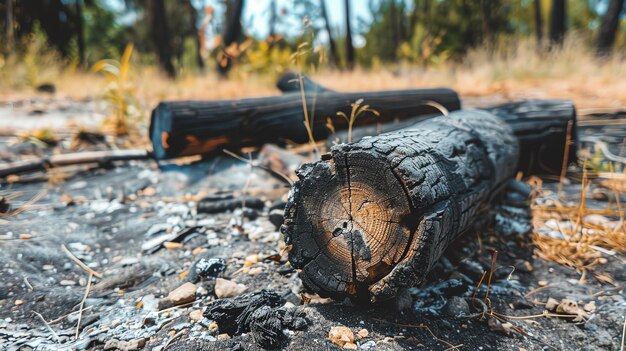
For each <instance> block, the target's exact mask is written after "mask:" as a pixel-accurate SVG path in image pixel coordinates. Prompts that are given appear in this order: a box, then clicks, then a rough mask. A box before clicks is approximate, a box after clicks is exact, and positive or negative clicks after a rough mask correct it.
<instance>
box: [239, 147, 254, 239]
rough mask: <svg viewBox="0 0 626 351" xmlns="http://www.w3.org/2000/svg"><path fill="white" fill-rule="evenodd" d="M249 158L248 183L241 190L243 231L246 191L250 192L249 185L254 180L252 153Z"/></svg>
mask: <svg viewBox="0 0 626 351" xmlns="http://www.w3.org/2000/svg"><path fill="white" fill-rule="evenodd" d="M248 158H249V161H250V173H248V178H247V179H246V184H244V186H243V189H242V190H241V230H242V231H243V222H244V220H245V218H246V211H245V210H246V193H247V192H248V187H249V186H250V181H251V180H252V155H251V154H250V153H248Z"/></svg>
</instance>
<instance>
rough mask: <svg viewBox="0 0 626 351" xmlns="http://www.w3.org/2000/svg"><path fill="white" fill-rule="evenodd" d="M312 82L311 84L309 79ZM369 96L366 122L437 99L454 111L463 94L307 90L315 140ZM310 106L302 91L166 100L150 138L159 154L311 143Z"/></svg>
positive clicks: (341, 125)
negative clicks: (307, 124) (238, 97)
mask: <svg viewBox="0 0 626 351" xmlns="http://www.w3.org/2000/svg"><path fill="white" fill-rule="evenodd" d="M305 84H306V83H305ZM359 99H363V100H364V104H368V105H370V106H371V108H373V109H374V110H377V111H378V112H379V113H380V117H377V116H375V115H374V114H372V113H364V114H362V115H361V116H359V121H358V123H359V124H360V125H367V124H373V123H377V122H388V121H393V120H396V119H406V118H409V117H415V116H425V115H432V114H433V113H437V109H436V108H434V107H432V106H428V105H424V104H420V101H426V100H428V101H434V102H437V103H439V104H441V105H443V106H444V107H445V108H446V109H448V110H449V111H454V110H458V109H460V107H461V103H460V101H459V97H458V95H457V94H456V93H455V92H454V91H452V90H450V89H415V90H397V91H381V92H364V93H337V92H332V91H322V92H319V93H317V94H312V93H310V92H307V94H306V105H307V111H308V112H309V116H311V119H312V120H313V126H312V132H313V136H314V138H315V140H322V139H326V137H328V135H329V134H330V130H329V128H328V126H327V121H326V118H327V117H330V118H331V120H332V123H333V125H334V128H335V129H336V130H341V129H346V128H347V123H346V121H345V120H344V119H343V118H341V117H339V116H337V112H338V111H342V112H344V113H347V114H348V115H350V108H351V107H350V104H351V103H354V102H355V101H357V100H359ZM303 116H304V110H303V106H302V100H301V95H300V94H299V93H295V92H294V93H287V94H284V95H282V96H275V97H265V98H253V99H242V100H222V101H180V102H162V103H160V104H159V106H157V108H156V109H154V111H153V112H152V120H151V123H150V138H151V140H152V145H153V149H154V155H155V157H156V158H157V159H167V158H174V157H180V156H189V155H197V154H211V153H215V152H221V150H222V149H224V148H232V149H239V148H241V147H246V146H261V145H263V144H265V143H285V142H286V141H288V140H290V141H293V142H295V143H306V142H308V141H309V140H308V135H307V131H306V128H305V125H304V118H303Z"/></svg>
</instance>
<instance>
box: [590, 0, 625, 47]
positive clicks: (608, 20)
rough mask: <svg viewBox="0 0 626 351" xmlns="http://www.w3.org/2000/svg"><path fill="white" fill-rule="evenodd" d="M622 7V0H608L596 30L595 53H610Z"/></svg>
mask: <svg viewBox="0 0 626 351" xmlns="http://www.w3.org/2000/svg"><path fill="white" fill-rule="evenodd" d="M623 9H624V0H609V7H608V9H607V10H606V13H605V14H604V16H602V24H601V25H600V31H599V32H598V39H597V42H596V54H597V55H598V56H605V55H608V54H610V53H611V50H612V49H613V44H614V43H615V32H616V31H617V28H618V27H619V19H620V14H621V12H622V10H623Z"/></svg>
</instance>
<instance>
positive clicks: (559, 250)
mask: <svg viewBox="0 0 626 351" xmlns="http://www.w3.org/2000/svg"><path fill="white" fill-rule="evenodd" d="M622 179H624V180H626V178H624V177H622ZM612 184H615V182H614V181H613V183H612ZM591 185H592V183H591V181H590V180H589V179H588V178H587V172H586V171H584V172H583V179H582V190H581V200H580V203H579V204H566V203H563V202H561V201H560V200H554V201H552V200H550V201H545V202H543V203H541V204H540V203H538V202H537V201H533V204H532V205H531V209H532V214H533V227H534V228H535V229H534V231H533V233H532V241H533V243H534V245H535V247H536V250H535V253H536V254H537V255H538V256H540V257H541V258H543V259H546V260H549V261H553V262H556V263H559V264H562V265H564V266H567V267H570V268H572V269H574V270H576V271H577V272H578V273H580V274H581V280H584V279H585V277H586V274H587V273H591V274H593V276H594V277H596V278H597V279H598V280H600V281H602V282H604V283H610V284H612V283H614V281H613V280H612V278H611V277H609V276H607V275H605V274H601V273H599V272H598V271H596V270H595V268H597V266H598V265H600V264H604V263H607V262H608V259H607V257H611V256H614V255H616V254H617V253H624V252H626V223H625V222H624V211H623V209H622V207H621V204H620V202H619V196H620V194H621V193H620V192H619V191H618V190H617V189H616V190H614V195H615V202H611V201H609V202H608V203H607V207H606V208H605V209H592V208H587V207H586V194H587V192H588V190H589V188H590V187H591ZM535 187H536V192H535V193H536V194H541V193H544V195H548V194H547V193H545V192H546V190H542V189H541V183H540V182H539V183H537V182H536V183H535Z"/></svg>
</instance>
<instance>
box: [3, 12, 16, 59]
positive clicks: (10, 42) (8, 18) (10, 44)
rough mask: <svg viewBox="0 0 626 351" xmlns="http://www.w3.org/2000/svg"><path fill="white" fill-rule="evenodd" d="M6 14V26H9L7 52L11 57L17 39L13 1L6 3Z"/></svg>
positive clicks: (7, 29)
mask: <svg viewBox="0 0 626 351" xmlns="http://www.w3.org/2000/svg"><path fill="white" fill-rule="evenodd" d="M5 10H6V13H5V16H6V17H5V22H4V24H5V25H6V26H7V27H6V38H7V39H6V40H7V41H6V51H7V54H9V55H11V54H13V50H14V47H13V45H14V42H13V41H14V39H15V33H14V32H13V0H7V3H6V7H5Z"/></svg>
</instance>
